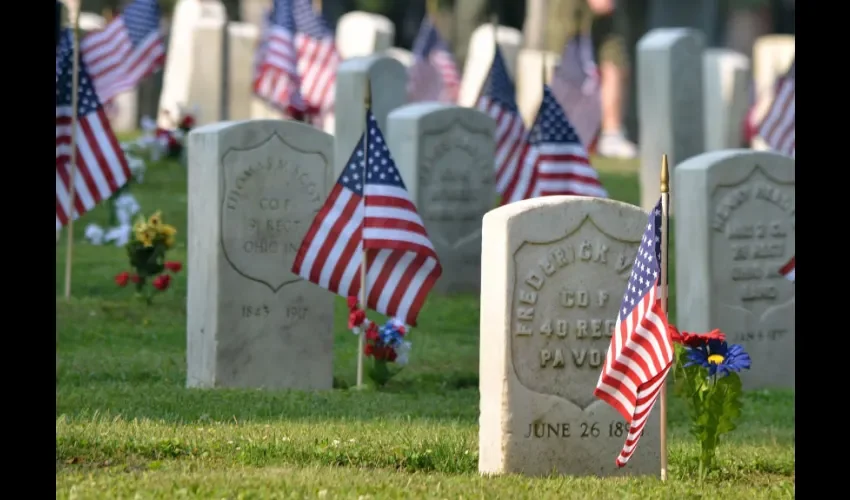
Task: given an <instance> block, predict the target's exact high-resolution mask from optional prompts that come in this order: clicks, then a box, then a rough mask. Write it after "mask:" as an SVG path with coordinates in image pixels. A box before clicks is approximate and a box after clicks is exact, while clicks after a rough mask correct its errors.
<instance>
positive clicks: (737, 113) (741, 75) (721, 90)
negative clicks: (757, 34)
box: [702, 49, 751, 151]
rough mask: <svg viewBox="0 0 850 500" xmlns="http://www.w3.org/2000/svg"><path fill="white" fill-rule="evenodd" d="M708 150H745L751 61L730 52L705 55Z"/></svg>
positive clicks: (716, 51)
mask: <svg viewBox="0 0 850 500" xmlns="http://www.w3.org/2000/svg"><path fill="white" fill-rule="evenodd" d="M702 77H703V97H704V99H703V110H704V112H705V124H704V125H703V127H704V129H703V132H704V133H705V150H706V151H716V150H718V149H731V148H738V147H741V145H742V141H743V126H744V119H745V117H746V115H747V112H748V111H749V107H750V81H751V80H750V60H749V58H748V57H747V56H745V55H743V54H741V53H739V52H735V51H734V50H729V49H708V50H706V51H705V53H704V54H703V56H702Z"/></svg>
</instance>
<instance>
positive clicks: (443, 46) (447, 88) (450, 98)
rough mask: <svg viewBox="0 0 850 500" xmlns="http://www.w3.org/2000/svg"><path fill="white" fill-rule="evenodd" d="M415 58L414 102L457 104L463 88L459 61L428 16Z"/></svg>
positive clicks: (411, 93) (412, 71)
mask: <svg viewBox="0 0 850 500" xmlns="http://www.w3.org/2000/svg"><path fill="white" fill-rule="evenodd" d="M413 57H414V62H413V66H411V68H410V71H409V79H408V84H407V93H408V96H409V97H410V102H419V101H441V102H447V103H456V102H457V97H458V91H459V89H460V73H459V72H458V69H457V63H456V62H455V59H454V57H453V56H452V53H451V51H450V50H449V46H448V44H447V43H446V41H445V40H443V38H442V37H441V36H440V33H439V31H437V27H436V26H434V23H433V22H431V19H430V17H429V16H428V15H426V16H425V18H424V19H423V20H422V25H421V26H420V27H419V33H418V34H417V35H416V40H414V42H413Z"/></svg>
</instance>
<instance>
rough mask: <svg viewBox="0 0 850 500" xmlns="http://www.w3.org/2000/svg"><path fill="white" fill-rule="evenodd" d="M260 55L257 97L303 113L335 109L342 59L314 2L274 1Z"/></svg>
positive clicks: (295, 0)
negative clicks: (338, 74) (338, 67)
mask: <svg viewBox="0 0 850 500" xmlns="http://www.w3.org/2000/svg"><path fill="white" fill-rule="evenodd" d="M258 51H260V54H259V55H258V58H259V59H260V63H259V70H258V71H257V72H256V77H255V79H254V93H255V94H256V95H257V96H258V97H260V98H262V99H264V100H266V101H268V102H269V103H271V104H272V105H275V106H277V107H281V108H293V109H295V110H298V111H303V110H304V108H310V109H312V110H314V111H313V112H315V113H325V112H327V111H330V110H331V109H332V108H333V99H334V86H335V83H336V68H337V66H338V65H339V55H338V54H337V51H336V45H334V36H333V32H331V30H330V29H328V27H327V25H326V24H325V21H324V20H323V19H322V18H321V17H320V16H318V15H317V14H316V13H315V12H313V7H312V5H311V4H310V1H309V0H275V1H274V6H273V7H272V12H271V15H270V18H269V23H268V27H267V29H266V33H264V34H263V35H262V43H261V44H260V46H259V47H258Z"/></svg>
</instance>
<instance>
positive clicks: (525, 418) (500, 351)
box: [478, 196, 660, 476]
mask: <svg viewBox="0 0 850 500" xmlns="http://www.w3.org/2000/svg"><path fill="white" fill-rule="evenodd" d="M646 220H647V215H646V213H644V212H643V211H642V210H641V209H640V208H638V207H636V206H633V205H629V204H626V203H623V202H619V201H614V200H607V199H601V198H586V197H578V196H547V197H543V198H533V199H529V200H524V201H520V202H517V203H511V204H509V205H505V206H502V207H499V208H497V209H495V210H492V211H490V212H488V213H487V215H485V216H484V228H483V239H482V244H481V248H482V258H481V260H482V266H483V267H484V268H485V269H487V272H484V273H482V276H481V313H480V315H481V316H480V317H481V351H480V375H479V391H480V394H481V405H480V406H481V415H480V419H479V423H480V428H479V461H478V470H479V472H481V473H482V474H508V473H521V474H526V475H544V474H549V473H551V472H553V471H554V472H556V473H560V474H569V475H599V476H613V475H629V474H657V473H658V471H659V470H660V458H659V453H658V450H659V423H658V418H657V414H656V415H650V417H649V420H648V422H647V425H646V428H645V430H644V436H643V437H642V438H641V441H640V446H638V448H637V451H636V452H635V454H634V455H633V457H632V459H631V460H630V461H629V463H628V464H627V465H626V467H624V468H622V469H618V468H617V466H616V465H615V458H616V457H617V455H618V454H619V453H620V450H621V449H622V447H623V444H624V443H625V439H626V434H627V433H628V425H627V424H626V423H625V422H624V420H623V419H622V417H621V416H620V414H619V413H617V411H616V410H614V409H613V408H612V407H611V406H609V405H608V404H607V403H605V402H603V401H601V400H599V399H596V397H595V396H594V395H593V390H594V389H595V387H596V383H597V381H598V379H599V374H600V372H601V371H602V364H603V362H604V360H605V355H606V353H607V350H608V347H609V345H610V342H611V336H612V329H613V328H614V325H615V324H616V319H617V312H618V309H619V307H620V302H621V299H622V296H623V292H624V290H625V287H626V283H627V280H628V278H629V275H630V273H631V268H632V264H633V263H634V260H635V256H636V253H637V249H638V246H639V244H640V241H641V237H642V235H643V230H644V228H645V226H646ZM655 411H656V410H653V412H655Z"/></svg>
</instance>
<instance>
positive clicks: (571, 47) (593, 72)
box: [551, 35, 602, 148]
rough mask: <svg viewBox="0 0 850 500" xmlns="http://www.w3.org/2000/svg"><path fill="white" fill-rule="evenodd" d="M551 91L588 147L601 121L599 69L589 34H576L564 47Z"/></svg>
mask: <svg viewBox="0 0 850 500" xmlns="http://www.w3.org/2000/svg"><path fill="white" fill-rule="evenodd" d="M551 86H552V93H553V94H555V98H556V99H557V100H558V102H559V103H560V104H561V107H563V108H564V112H565V113H566V114H567V117H569V118H570V119H571V120H572V124H573V127H574V128H575V130H576V133H578V138H579V140H581V143H582V144H584V146H585V147H587V148H590V147H591V146H592V145H593V141H594V140H595V139H596V134H597V133H599V127H600V126H601V124H602V99H601V97H600V94H599V70H598V68H597V67H596V62H595V61H594V58H593V45H592V43H591V41H590V37H588V36H586V35H578V36H576V37H575V38H573V40H572V41H570V42H569V43H567V45H566V46H565V47H564V52H563V53H562V54H561V61H560V62H559V63H558V68H557V69H556V70H555V74H554V75H552V83H551Z"/></svg>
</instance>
